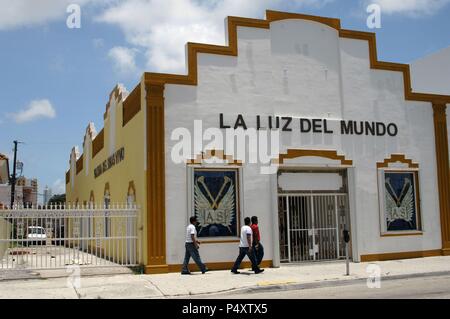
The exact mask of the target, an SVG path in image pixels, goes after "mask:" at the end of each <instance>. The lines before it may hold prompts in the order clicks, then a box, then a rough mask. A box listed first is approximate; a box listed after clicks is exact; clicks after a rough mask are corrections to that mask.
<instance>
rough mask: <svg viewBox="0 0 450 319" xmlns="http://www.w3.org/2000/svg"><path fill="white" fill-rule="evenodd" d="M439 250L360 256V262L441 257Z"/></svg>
mask: <svg viewBox="0 0 450 319" xmlns="http://www.w3.org/2000/svg"><path fill="white" fill-rule="evenodd" d="M441 255H442V254H441V249H434V250H423V251H407V252H398V253H383V254H382V253H380V254H370V255H361V256H360V259H361V261H362V262H367V261H383V260H395V259H408V258H421V257H434V256H441Z"/></svg>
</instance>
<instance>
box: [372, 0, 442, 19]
mask: <svg viewBox="0 0 450 319" xmlns="http://www.w3.org/2000/svg"><path fill="white" fill-rule="evenodd" d="M370 3H376V4H379V5H380V7H381V13H387V14H395V13H397V14H407V15H410V16H416V17H418V16H423V15H433V14H435V13H437V12H438V11H439V10H440V9H442V8H443V7H444V6H446V5H447V4H449V3H450V0H367V1H366V4H370Z"/></svg>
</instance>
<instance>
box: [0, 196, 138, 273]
mask: <svg viewBox="0 0 450 319" xmlns="http://www.w3.org/2000/svg"><path fill="white" fill-rule="evenodd" d="M137 218H138V209H137V208H136V206H131V205H128V204H126V205H111V206H109V207H107V208H105V207H95V206H94V205H89V206H83V207H78V206H77V207H68V206H59V205H58V206H52V207H50V208H47V209H27V208H15V209H7V210H0V271H1V270H8V269H15V270H18V269H58V268H66V267H68V266H72V265H77V266H80V267H110V266H111V267H114V266H137V265H138V264H139V261H140V251H139V247H140V245H139V242H138V240H139V239H138V235H137Z"/></svg>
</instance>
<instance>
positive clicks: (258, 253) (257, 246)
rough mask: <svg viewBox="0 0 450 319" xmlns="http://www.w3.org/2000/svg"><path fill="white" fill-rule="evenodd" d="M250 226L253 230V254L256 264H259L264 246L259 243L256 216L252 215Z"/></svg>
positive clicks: (259, 237)
mask: <svg viewBox="0 0 450 319" xmlns="http://www.w3.org/2000/svg"><path fill="white" fill-rule="evenodd" d="M250 227H251V228H252V231H253V254H254V256H255V260H256V264H257V265H258V266H259V265H260V264H261V261H262V260H263V257H264V247H263V245H262V244H261V234H260V233H259V227H258V217H257V216H252V225H251V226H250Z"/></svg>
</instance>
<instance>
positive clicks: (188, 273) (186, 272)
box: [181, 271, 191, 275]
mask: <svg viewBox="0 0 450 319" xmlns="http://www.w3.org/2000/svg"><path fill="white" fill-rule="evenodd" d="M181 274H182V275H190V274H191V273H190V272H189V271H182V272H181Z"/></svg>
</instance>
